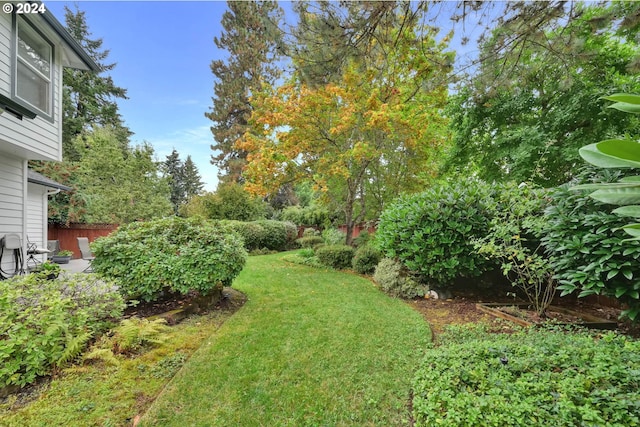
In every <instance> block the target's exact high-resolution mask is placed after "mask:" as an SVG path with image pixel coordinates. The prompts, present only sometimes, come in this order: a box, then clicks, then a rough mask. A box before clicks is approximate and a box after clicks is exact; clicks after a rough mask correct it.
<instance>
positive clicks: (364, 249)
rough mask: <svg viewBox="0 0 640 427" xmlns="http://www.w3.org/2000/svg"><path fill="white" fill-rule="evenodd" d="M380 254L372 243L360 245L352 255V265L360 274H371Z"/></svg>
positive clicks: (380, 256)
mask: <svg viewBox="0 0 640 427" xmlns="http://www.w3.org/2000/svg"><path fill="white" fill-rule="evenodd" d="M380 258H382V254H381V253H380V250H379V249H378V248H376V247H374V246H372V245H368V244H365V245H364V246H360V247H359V248H358V249H357V250H356V253H355V255H354V257H353V260H352V267H353V269H354V270H355V271H357V272H358V273H360V274H372V273H373V272H374V270H375V269H376V266H377V265H378V263H379V262H380Z"/></svg>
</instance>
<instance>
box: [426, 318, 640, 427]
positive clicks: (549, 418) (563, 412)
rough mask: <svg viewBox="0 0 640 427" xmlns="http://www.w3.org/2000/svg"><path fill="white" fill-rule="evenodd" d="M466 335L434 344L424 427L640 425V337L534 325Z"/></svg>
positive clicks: (428, 363) (429, 360)
mask: <svg viewBox="0 0 640 427" xmlns="http://www.w3.org/2000/svg"><path fill="white" fill-rule="evenodd" d="M445 335H448V334H445ZM463 335H464V338H462V339H461V338H460V337H459V336H458V335H455V336H452V337H450V339H446V340H445V341H446V342H447V344H446V345H441V346H439V347H436V348H433V349H428V350H427V352H426V355H425V359H424V362H423V364H422V367H421V368H420V369H419V370H418V372H417V374H416V377H415V381H414V391H413V392H414V397H413V413H414V418H415V420H416V426H435V425H438V426H445V427H446V426H455V427H458V426H473V427H483V426H529V425H535V426H542V427H544V426H549V427H551V426H554V427H555V426H587V425H589V426H605V425H606V426H632V425H639V424H640V403H639V402H640V394H639V392H638V383H639V382H640V370H638V369H637V366H638V364H639V363H640V341H633V340H631V339H628V338H626V337H624V336H619V335H616V334H614V333H612V332H608V333H606V334H604V335H601V336H593V335H590V334H589V333H586V332H576V331H572V332H571V333H567V331H564V330H543V329H532V328H530V329H526V330H522V331H520V332H517V333H515V334H513V335H511V334H504V335H495V334H486V333H485V332H483V331H482V330H476V331H473V330H472V331H471V332H468V333H465V334H463Z"/></svg>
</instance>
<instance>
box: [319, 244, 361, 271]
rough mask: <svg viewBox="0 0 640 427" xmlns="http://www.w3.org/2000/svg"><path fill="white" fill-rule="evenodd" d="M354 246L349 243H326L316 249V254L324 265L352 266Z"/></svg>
mask: <svg viewBox="0 0 640 427" xmlns="http://www.w3.org/2000/svg"><path fill="white" fill-rule="evenodd" d="M353 252H354V251H353V248H352V247H351V246H347V245H325V246H322V247H321V248H318V249H317V250H316V256H317V257H318V259H319V260H320V262H321V263H322V264H323V265H326V266H327V267H332V268H335V269H338V270H339V269H343V268H349V267H351V260H352V259H353Z"/></svg>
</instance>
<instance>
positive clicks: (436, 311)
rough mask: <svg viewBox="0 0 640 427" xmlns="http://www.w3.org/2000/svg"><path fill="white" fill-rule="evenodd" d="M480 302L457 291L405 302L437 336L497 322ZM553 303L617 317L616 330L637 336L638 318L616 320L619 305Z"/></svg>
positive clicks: (498, 299)
mask: <svg viewBox="0 0 640 427" xmlns="http://www.w3.org/2000/svg"><path fill="white" fill-rule="evenodd" d="M479 302H489V301H487V300H486V298H481V297H479V296H477V295H457V296H455V297H454V298H451V299H447V300H439V299H432V298H417V299H415V300H412V301H409V302H408V304H409V305H410V306H411V307H413V308H414V309H415V310H417V311H419V312H420V313H421V314H422V315H423V316H424V318H425V320H427V322H429V324H430V325H431V327H432V330H433V332H434V334H435V335H436V336H437V335H438V334H441V333H442V332H443V330H444V328H445V327H446V326H447V325H450V324H465V323H477V322H487V323H489V324H495V325H497V324H498V323H499V321H498V320H497V319H496V318H495V317H493V316H491V315H488V314H486V313H484V312H482V311H480V310H479V309H478V308H477V307H476V303H479ZM491 302H513V299H508V298H496V299H495V300H493V301H491ZM554 304H556V305H559V306H561V307H565V308H569V309H571V310H574V311H577V312H581V313H586V314H590V315H592V316H596V317H600V318H603V319H607V320H614V321H617V323H618V331H619V332H621V333H623V334H626V335H629V336H632V337H636V338H639V337H640V322H638V323H637V324H633V323H632V322H630V321H629V320H625V321H620V320H618V317H619V316H620V312H621V311H622V309H620V308H616V307H608V306H604V305H595V304H587V303H584V302H583V301H580V300H565V301H562V300H560V301H558V302H554Z"/></svg>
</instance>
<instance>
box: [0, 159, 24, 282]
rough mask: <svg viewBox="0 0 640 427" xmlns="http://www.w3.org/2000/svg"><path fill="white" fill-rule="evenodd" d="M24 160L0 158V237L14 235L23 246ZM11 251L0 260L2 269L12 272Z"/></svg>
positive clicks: (12, 260) (12, 258)
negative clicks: (17, 236) (16, 235)
mask: <svg viewBox="0 0 640 427" xmlns="http://www.w3.org/2000/svg"><path fill="white" fill-rule="evenodd" d="M25 167H26V164H25V162H24V160H22V159H19V158H16V157H9V156H0V237H2V236H4V235H5V234H8V233H16V234H18V235H20V238H21V240H22V242H23V244H24V229H25V227H24V225H25V223H24V213H25V212H24V203H23V200H24V193H25V186H26V179H25V170H24V168H25ZM13 264H14V254H13V251H9V252H8V253H7V251H5V253H4V254H3V256H2V259H1V260H0V265H1V266H2V269H3V270H4V271H6V272H11V271H13V269H14V267H13Z"/></svg>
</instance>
